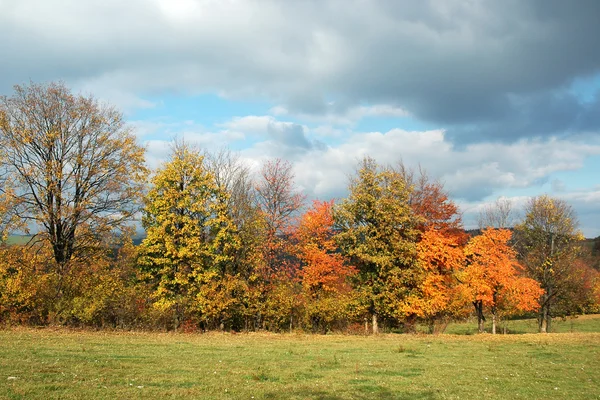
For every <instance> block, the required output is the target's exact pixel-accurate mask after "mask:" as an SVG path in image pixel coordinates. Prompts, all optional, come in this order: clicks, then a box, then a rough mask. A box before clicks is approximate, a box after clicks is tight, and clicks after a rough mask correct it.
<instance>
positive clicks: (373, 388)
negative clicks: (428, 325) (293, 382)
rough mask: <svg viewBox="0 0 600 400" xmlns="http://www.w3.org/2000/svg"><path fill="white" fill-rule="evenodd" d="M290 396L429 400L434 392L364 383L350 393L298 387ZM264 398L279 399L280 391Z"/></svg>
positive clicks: (327, 399)
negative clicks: (404, 389)
mask: <svg viewBox="0 0 600 400" xmlns="http://www.w3.org/2000/svg"><path fill="white" fill-rule="evenodd" d="M289 395H290V396H293V397H299V398H303V399H319V400H342V399H347V398H353V399H365V400H366V399H382V400H392V399H394V400H431V399H435V398H436V396H435V394H434V393H433V392H432V391H430V390H428V391H424V392H411V393H406V392H393V391H391V390H389V389H388V388H384V387H382V386H378V385H366V386H361V387H358V388H356V390H355V391H353V392H352V393H348V392H345V393H340V394H336V393H329V392H327V391H324V390H319V389H309V388H304V389H299V390H294V391H293V392H292V393H289ZM265 398H266V399H281V398H282V393H281V392H270V393H266V394H265ZM283 398H285V397H283Z"/></svg>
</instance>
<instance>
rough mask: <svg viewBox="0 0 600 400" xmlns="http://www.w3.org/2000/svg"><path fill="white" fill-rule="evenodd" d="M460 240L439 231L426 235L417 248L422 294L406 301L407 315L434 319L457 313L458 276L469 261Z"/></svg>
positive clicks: (427, 232)
mask: <svg viewBox="0 0 600 400" xmlns="http://www.w3.org/2000/svg"><path fill="white" fill-rule="evenodd" d="M460 240H461V239H460V238H459V237H456V236H453V235H450V234H447V233H443V232H441V231H438V230H435V229H428V230H427V231H425V232H424V233H423V235H422V236H421V241H420V242H419V243H418V244H417V253H418V259H419V265H420V274H421V280H420V283H419V286H418V294H416V295H413V296H410V297H409V298H408V299H407V301H406V304H405V313H406V314H409V315H410V314H413V315H416V316H418V317H420V318H434V317H437V316H440V315H442V314H445V315H452V314H455V313H456V308H457V307H455V306H454V305H453V303H454V302H455V300H456V297H457V295H456V286H457V283H458V282H457V281H456V279H455V274H456V273H457V272H459V271H460V270H461V269H462V268H463V265H464V259H465V257H464V253H463V250H462V248H461V246H460Z"/></svg>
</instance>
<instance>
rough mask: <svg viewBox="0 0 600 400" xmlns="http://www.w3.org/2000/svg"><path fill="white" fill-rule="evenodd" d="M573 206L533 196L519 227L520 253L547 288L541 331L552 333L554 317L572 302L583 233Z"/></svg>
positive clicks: (541, 317) (540, 319)
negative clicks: (576, 262)
mask: <svg viewBox="0 0 600 400" xmlns="http://www.w3.org/2000/svg"><path fill="white" fill-rule="evenodd" d="M577 225H578V222H577V218H576V216H575V212H574V211H573V208H572V207H571V206H570V205H568V204H567V203H566V202H565V201H564V200H560V199H555V198H552V197H549V196H546V195H543V196H539V197H534V198H532V199H531V200H530V201H529V203H528V204H527V205H526V207H525V219H524V220H523V221H522V222H521V223H520V224H518V225H517V226H516V232H515V234H516V239H517V240H516V243H517V246H518V251H519V256H520V259H521V261H522V263H523V264H524V265H525V267H526V269H527V273H528V275H529V276H530V277H531V278H533V279H535V280H536V281H538V282H539V283H540V285H541V286H542V289H544V294H543V295H542V297H541V298H540V313H539V316H538V322H539V329H540V332H544V333H545V332H549V331H550V329H551V321H552V317H553V316H554V315H556V314H558V315H560V314H561V311H562V310H560V307H566V306H568V305H569V303H571V300H572V297H571V294H572V292H573V290H577V289H576V288H575V287H574V286H573V283H574V280H575V279H576V273H575V271H574V269H573V268H572V266H573V264H574V262H575V260H576V259H577V257H578V256H579V254H580V251H581V242H582V240H583V235H582V234H581V233H580V232H579V231H578V229H577Z"/></svg>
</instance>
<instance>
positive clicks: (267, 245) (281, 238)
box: [255, 159, 304, 274]
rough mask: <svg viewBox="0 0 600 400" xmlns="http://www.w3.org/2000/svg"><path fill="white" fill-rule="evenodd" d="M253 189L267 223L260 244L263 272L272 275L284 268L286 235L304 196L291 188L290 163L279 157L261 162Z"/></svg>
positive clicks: (292, 184) (292, 180) (292, 177)
mask: <svg viewBox="0 0 600 400" xmlns="http://www.w3.org/2000/svg"><path fill="white" fill-rule="evenodd" d="M255 190H256V203H257V205H258V208H259V209H260V211H261V215H262V217H263V219H264V221H265V225H266V232H265V236H266V237H265V242H264V243H263V246H264V252H265V255H264V258H265V262H266V272H267V274H271V273H273V272H276V271H277V269H279V268H280V267H283V263H284V261H285V260H284V257H285V253H286V252H287V250H286V249H285V247H286V244H287V243H286V240H285V238H286V236H288V235H289V234H290V229H291V227H292V225H293V223H294V221H295V218H294V217H295V215H296V213H297V212H298V211H299V210H300V208H301V207H302V205H303V202H304V195H303V194H301V193H300V192H298V191H297V190H296V189H295V187H294V173H293V171H292V165H291V164H290V163H288V162H287V161H283V160H281V159H276V160H272V161H267V162H265V163H264V164H263V166H262V168H261V170H260V176H259V178H258V181H257V183H256V186H255Z"/></svg>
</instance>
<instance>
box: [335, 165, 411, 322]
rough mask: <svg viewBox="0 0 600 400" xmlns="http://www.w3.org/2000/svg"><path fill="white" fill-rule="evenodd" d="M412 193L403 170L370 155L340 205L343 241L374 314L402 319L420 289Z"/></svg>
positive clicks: (338, 217)
mask: <svg viewBox="0 0 600 400" xmlns="http://www.w3.org/2000/svg"><path fill="white" fill-rule="evenodd" d="M410 191H411V188H410V187H409V186H407V184H406V181H405V179H404V178H403V177H402V175H401V174H400V173H398V172H395V171H393V170H391V169H382V168H380V167H379V166H378V165H377V163H376V162H375V160H373V159H371V158H365V159H364V160H363V161H362V163H361V164H360V167H359V169H358V171H357V175H356V176H355V177H354V178H353V179H352V180H351V182H350V187H349V192H350V194H349V196H348V198H347V199H344V200H343V201H342V202H341V203H340V204H339V206H338V207H336V209H335V219H336V224H337V228H338V229H339V233H338V235H337V240H338V243H339V245H340V248H341V249H342V251H343V253H344V254H345V255H346V256H347V257H349V258H350V260H351V262H352V264H354V265H355V266H356V267H357V268H358V270H359V281H360V285H361V286H363V288H364V289H363V293H366V294H367V298H368V302H369V303H370V305H369V307H370V312H371V313H372V314H373V315H374V316H377V315H382V316H386V317H389V318H395V319H401V318H402V317H403V316H404V315H403V314H404V313H403V311H402V307H401V306H400V305H401V304H402V302H403V301H404V300H405V299H406V298H407V296H408V295H409V294H410V293H411V291H412V290H413V289H414V288H415V281H416V273H417V272H416V267H417V251H416V240H417V235H418V231H417V229H416V227H417V223H418V218H417V217H416V216H415V215H414V213H413V212H412V210H411V207H410V204H409V201H408V200H409V195H410Z"/></svg>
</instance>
